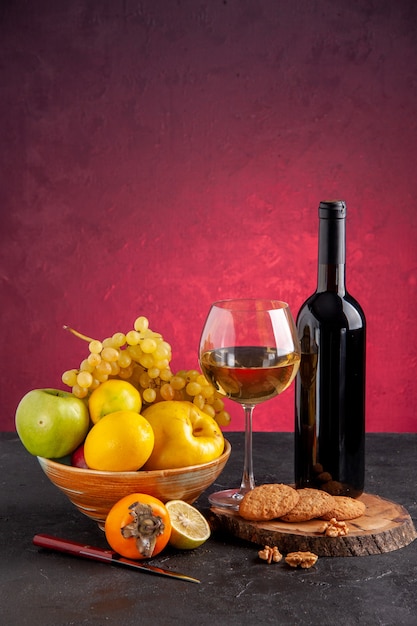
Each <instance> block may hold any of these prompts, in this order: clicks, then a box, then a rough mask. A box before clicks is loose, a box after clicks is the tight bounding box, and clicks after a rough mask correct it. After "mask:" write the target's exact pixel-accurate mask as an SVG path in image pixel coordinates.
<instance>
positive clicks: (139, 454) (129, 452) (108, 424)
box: [84, 411, 155, 472]
mask: <svg viewBox="0 0 417 626" xmlns="http://www.w3.org/2000/svg"><path fill="white" fill-rule="evenodd" d="M154 442H155V437H154V434H153V430H152V426H151V425H150V424H149V422H148V421H147V420H146V419H145V418H144V417H142V415H139V413H135V412H134V411H116V412H115V413H109V414H108V415H105V416H104V417H102V418H101V419H100V420H99V421H98V422H97V423H96V424H94V426H93V427H92V428H91V430H90V432H89V433H88V435H87V437H86V439H85V443H84V457H85V461H86V463H87V465H88V467H89V468H90V469H95V470H101V471H104V472H107V471H109V472H130V471H136V470H138V469H139V468H141V467H142V465H143V464H144V463H146V461H147V460H148V458H149V457H150V455H151V453H152V450H153V446H154Z"/></svg>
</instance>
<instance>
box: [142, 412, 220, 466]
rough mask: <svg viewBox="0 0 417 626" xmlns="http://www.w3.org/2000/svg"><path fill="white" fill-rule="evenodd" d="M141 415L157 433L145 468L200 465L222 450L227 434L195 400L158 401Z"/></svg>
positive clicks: (215, 457)
mask: <svg viewBox="0 0 417 626" xmlns="http://www.w3.org/2000/svg"><path fill="white" fill-rule="evenodd" d="M142 415H143V416H144V417H145V418H146V419H147V420H148V422H149V423H150V425H151V426H152V429H153V431H154V435H155V445H154V448H153V451H152V454H151V456H150V457H149V459H148V461H147V462H146V463H145V465H144V466H143V468H142V469H144V470H159V469H173V468H176V467H189V466H190V465H201V464H202V463H208V462H209V461H213V460H214V459H217V458H218V457H219V456H220V455H221V454H222V453H223V450H224V437H223V433H222V431H221V430H220V427H219V426H218V424H217V422H216V421H215V420H214V419H213V418H212V417H210V415H207V414H206V413H204V412H203V411H201V410H200V409H198V408H197V407H196V406H195V405H194V404H193V403H192V402H187V401H182V400H167V401H164V402H157V403H156V404H153V405H151V406H149V407H148V408H147V409H145V410H144V411H143V412H142Z"/></svg>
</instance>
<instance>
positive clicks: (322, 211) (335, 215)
mask: <svg viewBox="0 0 417 626" xmlns="http://www.w3.org/2000/svg"><path fill="white" fill-rule="evenodd" d="M319 217H320V218H324V219H333V220H343V219H344V218H345V217H346V202H345V201H344V200H326V201H324V202H320V205H319Z"/></svg>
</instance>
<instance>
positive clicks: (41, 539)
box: [33, 534, 114, 561]
mask: <svg viewBox="0 0 417 626" xmlns="http://www.w3.org/2000/svg"><path fill="white" fill-rule="evenodd" d="M33 543H34V545H35V546H39V547H40V548H47V549H49V550H57V551H58V552H65V553H66V554H74V555H76V556H83V557H86V558H89V559H93V560H95V561H112V560H113V557H114V552H112V551H111V550H105V549H104V548H92V547H91V546H85V545H83V544H81V543H77V542H76V541H70V540H69V539H60V538H58V537H52V536H51V535H43V534H42V535H35V536H34V537H33Z"/></svg>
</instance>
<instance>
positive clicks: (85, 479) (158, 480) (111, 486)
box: [38, 439, 231, 528]
mask: <svg viewBox="0 0 417 626" xmlns="http://www.w3.org/2000/svg"><path fill="white" fill-rule="evenodd" d="M224 444H225V446H224V452H223V454H222V455H221V456H220V457H219V458H217V459H215V460H214V461H210V462H209V463H204V464H202V465H192V466H190V467H180V468H176V469H170V470H153V471H141V470H139V471H137V472H100V471H97V470H89V469H82V468H79V467H73V466H71V465H65V464H64V463H58V462H57V461H51V459H45V458H43V457H38V461H39V464H40V466H41V468H42V469H43V471H44V472H45V474H46V475H47V477H48V478H49V480H50V481H51V482H52V483H53V484H54V485H55V486H56V487H58V489H60V490H61V491H62V492H63V493H64V494H65V495H66V496H67V497H68V498H69V500H70V501H71V502H72V503H73V504H74V505H75V506H76V507H77V509H78V510H79V511H81V513H83V514H84V515H87V517H90V518H91V519H92V520H94V521H96V522H97V523H98V525H99V526H100V528H103V527H104V522H105V519H106V516H107V513H108V512H109V511H110V509H111V507H112V506H113V504H115V503H116V502H117V501H118V500H120V498H123V497H124V496H127V495H130V494H131V493H147V494H149V495H151V496H154V497H155V498H159V500H162V502H167V501H168V500H185V501H186V502H188V503H189V504H192V503H193V502H194V501H195V500H197V498H198V497H199V496H200V495H201V494H202V493H203V491H204V490H205V489H207V487H209V486H210V485H211V484H212V483H214V481H215V480H216V478H217V477H218V476H219V475H220V474H221V472H222V471H223V469H224V467H225V465H226V463H227V461H228V459H229V456H230V452H231V446H230V443H229V442H228V441H227V440H226V439H225V442H224Z"/></svg>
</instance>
